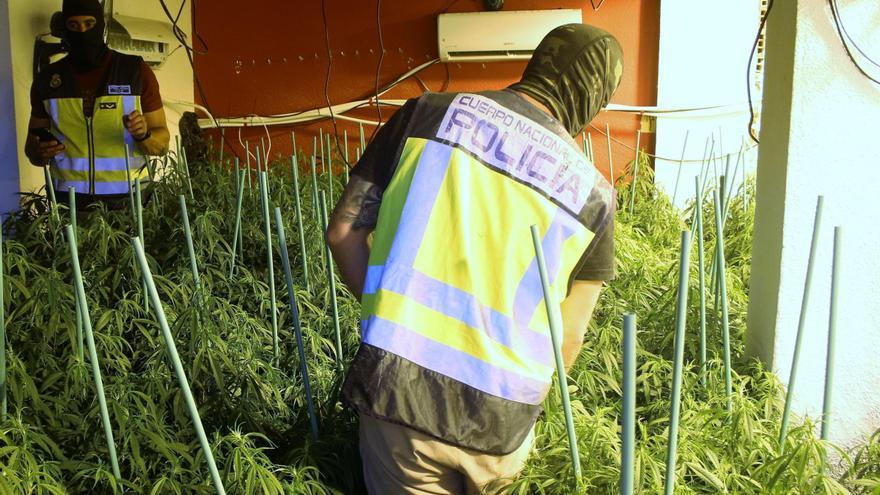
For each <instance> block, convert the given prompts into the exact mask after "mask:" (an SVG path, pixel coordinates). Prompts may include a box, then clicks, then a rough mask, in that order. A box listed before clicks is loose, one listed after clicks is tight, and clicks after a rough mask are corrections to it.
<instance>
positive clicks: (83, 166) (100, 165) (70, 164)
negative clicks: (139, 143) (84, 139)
mask: <svg viewBox="0 0 880 495" xmlns="http://www.w3.org/2000/svg"><path fill="white" fill-rule="evenodd" d="M59 157H61V155H58V156H56V157H55V158H56V163H55V165H56V167H58V169H59V170H72V171H79V172H87V171H88V170H89V159H88V158H67V157H64V158H62V159H60V160H59V159H58V158H59ZM146 163H147V160H146V158H145V157H143V156H132V157H131V158H129V166H130V167H131V174H132V176H134V175H135V174H136V173H137V171H138V170H140V169H141V168H143V166H144V165H146ZM123 171H125V158H95V172H123ZM132 181H134V179H132Z"/></svg>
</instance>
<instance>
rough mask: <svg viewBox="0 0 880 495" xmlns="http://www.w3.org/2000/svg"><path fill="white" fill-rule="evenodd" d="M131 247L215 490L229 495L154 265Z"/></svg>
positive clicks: (134, 240) (136, 241)
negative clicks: (175, 339)
mask: <svg viewBox="0 0 880 495" xmlns="http://www.w3.org/2000/svg"><path fill="white" fill-rule="evenodd" d="M131 244H132V246H134V251H135V257H136V258H137V261H138V264H139V265H140V268H141V274H143V277H144V279H146V282H147V290H148V291H149V293H150V301H152V303H153V312H154V313H155V314H156V320H158V321H159V327H160V328H161V329H162V337H163V338H164V339H165V347H166V350H167V351H168V358H169V359H170V360H171V364H172V367H173V368H174V374H175V375H177V382H178V384H180V392H181V395H183V399H184V402H185V403H186V408H187V410H188V411H189V415H190V418H191V419H192V422H193V428H194V429H195V430H196V436H197V437H198V438H199V444H200V445H201V447H202V453H203V454H204V456H205V462H207V463H208V470H210V471H211V479H212V480H213V481H214V488H215V489H216V490H217V494H218V495H226V489H225V488H224V487H223V480H222V479H221V478H220V472H219V471H218V470H217V464H215V463H214V454H213V453H212V452H211V444H210V443H208V436H207V435H206V434H205V428H204V427H203V426H202V418H201V417H200V416H199V408H198V407H197V406H196V401H195V399H193V395H192V390H190V388H189V381H188V380H187V378H186V372H185V371H184V370H183V364H182V363H181V362H180V356H179V355H178V354H177V345H176V344H175V343H174V336H173V335H171V328H170V327H169V326H168V321H167V320H166V319H165V310H164V309H163V308H162V300H161V299H159V291H157V290H156V283H155V282H154V281H153V274H152V273H151V272H150V265H149V264H148V263H147V257H146V255H145V254H144V247H143V246H142V245H141V241H140V239H138V238H137V237H132V239H131Z"/></svg>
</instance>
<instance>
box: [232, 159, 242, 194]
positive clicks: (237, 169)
mask: <svg viewBox="0 0 880 495" xmlns="http://www.w3.org/2000/svg"><path fill="white" fill-rule="evenodd" d="M233 163H234V167H235V187H238V179H239V178H240V177H241V165H239V163H238V157H237V156H236V157H235V158H234V159H233Z"/></svg>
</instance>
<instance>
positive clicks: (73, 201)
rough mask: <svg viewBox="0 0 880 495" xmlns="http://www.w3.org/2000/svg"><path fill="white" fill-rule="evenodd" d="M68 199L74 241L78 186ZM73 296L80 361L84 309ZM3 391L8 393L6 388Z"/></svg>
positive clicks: (82, 342) (83, 346) (0, 288)
mask: <svg viewBox="0 0 880 495" xmlns="http://www.w3.org/2000/svg"><path fill="white" fill-rule="evenodd" d="M67 200H68V201H70V226H71V227H72V229H71V230H72V231H73V240H74V242H76V240H77V235H78V232H79V231H78V230H77V228H76V188H74V187H73V186H71V187H68V188H67ZM0 229H2V227H0ZM0 275H2V274H0ZM2 290H3V289H2V284H0V291H2ZM73 296H74V297H73V302H74V304H75V305H76V346H77V347H76V356H77V358H79V360H80V361H83V359H85V356H84V352H85V351H84V348H85V342H84V341H83V319H82V310H81V309H80V307H79V298H78V297H76V294H74V295H73ZM0 297H2V294H0ZM0 301H2V299H0ZM0 306H2V304H0ZM0 319H2V318H0ZM2 342H5V340H3V341H2ZM4 383H5V382H4ZM3 393H4V394H5V393H6V392H5V389H4V392H3Z"/></svg>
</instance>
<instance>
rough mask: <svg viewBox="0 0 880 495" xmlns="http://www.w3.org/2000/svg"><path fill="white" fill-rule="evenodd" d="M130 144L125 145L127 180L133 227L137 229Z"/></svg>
mask: <svg viewBox="0 0 880 495" xmlns="http://www.w3.org/2000/svg"><path fill="white" fill-rule="evenodd" d="M128 155H129V149H128V144H127V143H126V145H125V178H126V179H127V180H128V202H129V206H131V227H132V228H133V229H134V228H137V211H135V206H134V189H133V188H132V187H131V164H130V163H129V156H128Z"/></svg>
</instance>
